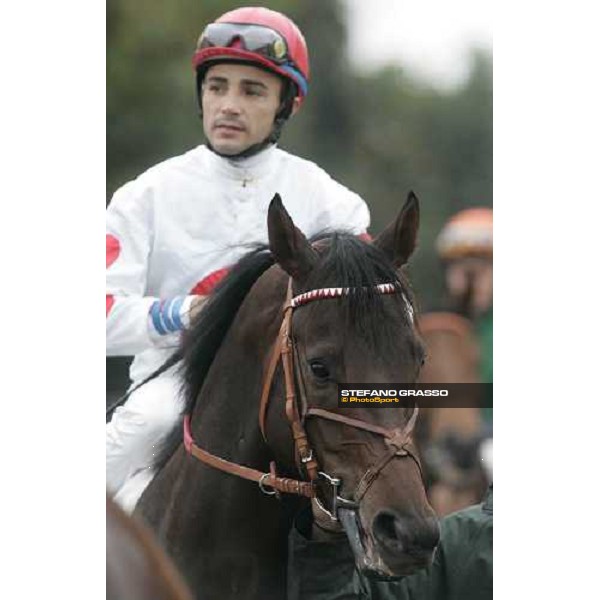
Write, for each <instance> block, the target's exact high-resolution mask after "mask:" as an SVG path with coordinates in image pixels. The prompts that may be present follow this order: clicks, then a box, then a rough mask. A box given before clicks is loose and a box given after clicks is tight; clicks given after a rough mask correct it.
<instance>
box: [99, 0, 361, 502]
mask: <svg viewBox="0 0 600 600" xmlns="http://www.w3.org/2000/svg"><path fill="white" fill-rule="evenodd" d="M193 66H194V69H195V73H196V85H197V92H198V103H199V108H200V114H201V117H202V124H203V128H204V133H205V136H206V138H207V142H206V144H204V145H200V146H198V147H196V148H193V149H192V150H190V151H188V152H186V153H185V154H183V155H181V156H178V157H175V158H171V159H170V160H166V161H165V162H162V163H160V164H158V165H156V166H154V167H152V168H151V169H149V170H148V171H146V172H145V173H143V174H142V175H140V176H139V177H138V178H137V179H135V180H134V181H131V182H129V183H127V184H125V185H124V186H123V187H122V188H120V189H119V190H118V191H117V192H116V193H115V194H114V196H113V198H112V200H111V203H110V205H109V207H108V210H107V236H106V250H107V255H106V261H107V292H106V293H107V296H106V349H107V354H108V355H110V356H118V355H132V354H134V355H135V358H134V360H133V363H132V365H131V368H130V378H131V380H132V387H133V386H135V385H136V384H138V383H140V382H141V381H143V380H144V379H145V378H146V377H148V375H150V374H152V373H153V372H154V371H155V370H156V369H157V368H158V367H159V366H161V365H162V364H163V362H164V361H165V360H166V359H167V358H168V357H169V356H170V355H171V354H172V353H173V352H174V350H175V348H176V346H177V344H178V340H179V336H180V333H181V331H182V330H184V329H185V328H186V327H187V326H188V324H189V321H190V312H195V311H197V310H199V309H200V308H201V306H202V302H203V300H204V299H205V298H206V296H207V295H208V294H210V292H211V290H212V288H213V287H214V285H215V284H216V282H217V281H218V280H219V279H220V278H221V277H222V276H223V275H224V274H225V273H226V271H227V269H228V268H229V267H230V266H231V265H232V264H234V263H235V262H237V261H238V260H239V258H240V257H241V256H242V255H244V254H245V253H246V252H247V251H248V250H249V248H250V246H251V245H253V244H256V243H267V242H268V236H267V224H266V221H267V209H268V206H269V202H270V201H271V199H272V198H273V196H274V195H275V193H279V194H280V195H281V197H282V199H283V202H284V204H285V206H286V209H287V210H288V212H289V213H290V215H291V217H292V218H293V220H294V222H295V223H296V224H297V225H298V226H299V227H300V229H301V230H302V231H303V232H304V233H305V234H306V235H307V236H312V235H314V234H316V233H318V232H320V231H323V230H325V229H330V230H334V229H343V230H345V231H349V232H351V233H355V234H357V235H361V234H365V235H366V230H367V227H368V225H369V211H368V208H367V206H366V204H365V202H364V201H363V200H362V199H361V198H360V197H359V196H358V195H356V194H355V193H353V192H351V191H349V190H348V189H347V188H345V187H344V186H342V185H341V184H339V183H337V182H336V181H334V180H333V179H332V178H331V177H330V176H329V175H328V174H327V173H326V172H325V171H323V170H322V169H321V168H319V167H318V166H317V165H316V164H314V163H312V162H309V161H307V160H303V159H301V158H298V157H296V156H294V155H291V154H288V153H287V152H284V151H283V150H281V149H279V148H278V147H277V141H278V139H279V136H280V134H281V131H282V129H283V127H284V125H285V123H286V122H287V120H288V119H289V118H290V117H291V116H292V115H293V114H295V113H296V112H297V111H298V109H299V108H300V106H301V104H302V102H303V100H304V99H305V97H306V94H307V92H308V81H309V61H308V49H307V46H306V42H305V40H304V37H303V36H302V33H301V32H300V30H299V29H298V27H297V26H296V25H295V24H294V23H293V22H292V21H291V20H290V19H289V18H287V17H286V16H284V15H282V14H280V13H278V12H274V11H272V10H268V9H265V8H252V7H247V8H239V9H236V10H233V11H231V12H228V13H226V14H224V15H223V16H221V17H220V18H218V19H217V20H216V21H215V22H214V23H211V24H209V25H208V26H207V27H206V28H205V29H204V31H203V32H202V34H201V35H200V38H199V40H198V45H197V48H196V51H195V53H194V56H193ZM179 388H180V381H179V379H178V378H177V376H176V373H175V370H174V368H172V369H170V370H168V371H166V372H165V373H163V374H162V375H160V376H159V377H157V378H156V379H153V380H151V381H150V382H148V383H147V384H145V385H143V386H141V387H140V388H139V389H137V390H135V391H134V392H133V393H132V394H131V395H130V396H129V398H128V399H127V402H126V403H125V404H124V405H123V406H121V407H119V408H117V410H116V411H115V412H114V414H113V417H112V420H111V421H110V422H109V423H108V424H107V435H106V452H107V487H108V489H109V491H110V492H112V493H113V494H114V495H115V498H116V500H117V501H118V502H120V504H121V505H122V506H124V507H125V508H127V509H132V508H133V506H134V505H135V502H136V501H137V499H138V498H139V496H140V494H141V492H142V491H143V489H144V488H145V486H146V485H147V484H148V483H149V481H150V480H151V478H152V476H153V472H152V469H151V465H152V460H153V455H154V454H155V452H156V450H157V448H158V447H159V445H160V443H161V442H162V441H163V440H164V438H165V437H166V435H167V434H168V433H169V431H170V430H171V429H172V428H173V427H174V426H175V424H176V423H177V420H178V418H179V416H180V413H181V410H182V400H181V397H180V392H179Z"/></svg>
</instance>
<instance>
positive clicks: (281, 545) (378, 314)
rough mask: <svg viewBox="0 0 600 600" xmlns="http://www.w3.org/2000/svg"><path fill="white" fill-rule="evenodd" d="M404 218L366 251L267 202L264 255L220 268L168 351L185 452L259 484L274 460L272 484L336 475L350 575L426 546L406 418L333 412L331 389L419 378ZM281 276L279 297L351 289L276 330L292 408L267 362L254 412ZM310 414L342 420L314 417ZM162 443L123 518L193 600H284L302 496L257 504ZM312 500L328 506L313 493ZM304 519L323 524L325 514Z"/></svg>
mask: <svg viewBox="0 0 600 600" xmlns="http://www.w3.org/2000/svg"><path fill="white" fill-rule="evenodd" d="M418 215H419V212H418V202H417V199H416V197H415V196H414V195H412V194H411V195H410V196H409V199H408V200H407V202H406V204H405V206H404V207H403V209H402V211H401V212H400V214H399V216H398V218H397V219H396V220H395V221H394V222H393V223H392V224H391V225H390V226H389V227H388V228H387V229H386V230H385V231H384V232H383V233H382V234H381V235H380V236H379V238H378V239H377V240H375V241H374V242H373V244H367V243H365V242H363V241H361V240H359V239H358V238H356V237H354V236H351V235H344V234H336V235H333V236H330V237H328V238H325V239H322V240H321V241H319V242H318V243H316V244H315V246H314V247H313V246H311V244H310V243H309V242H308V241H307V240H306V238H305V237H304V235H303V234H302V233H301V232H300V230H298V229H297V228H296V227H295V226H294V223H293V222H292V220H291V218H290V217H289V215H288V214H287V212H286V211H285V209H284V207H283V204H282V203H281V200H280V199H279V197H278V196H276V197H275V198H274V199H273V201H272V202H271V205H270V207H269V214H268V231H269V247H270V251H265V250H263V251H257V252H254V253H251V254H250V255H248V256H247V257H246V258H244V259H242V261H240V263H238V265H237V266H236V267H234V268H233V269H232V271H231V272H230V274H229V275H228V276H227V278H226V279H225V280H224V281H223V282H222V284H221V285H220V287H219V289H217V290H216V291H215V293H214V294H213V296H212V297H211V299H210V300H209V302H208V303H207V305H206V306H205V308H204V309H203V311H202V312H201V313H200V315H199V317H198V319H197V320H196V322H195V323H194V325H193V326H192V328H191V330H190V332H189V335H188V338H187V341H186V342H185V343H184V345H183V348H182V349H181V353H182V355H183V360H184V368H183V375H184V379H185V392H186V400H187V407H188V408H187V411H188V412H191V413H192V416H191V435H192V436H193V439H194V440H195V443H196V444H198V446H199V447H201V448H203V449H204V450H207V451H209V452H211V453H212V454H213V455H215V456H218V457H219V458H222V459H227V460H229V461H231V462H233V463H236V464H239V465H245V466H249V467H253V468H254V469H260V470H261V471H264V473H265V475H264V477H272V476H270V475H269V471H270V469H271V466H270V464H271V462H272V461H274V462H275V463H276V465H277V467H276V468H277V473H278V475H279V476H284V477H288V478H291V479H296V480H298V479H300V478H307V477H308V475H307V472H308V474H310V472H311V471H310V469H311V463H314V462H315V461H317V462H318V465H319V468H320V470H321V471H324V472H326V473H328V474H329V475H331V476H335V477H336V478H340V479H341V480H342V487H341V489H340V491H339V494H340V495H341V496H344V497H345V499H346V500H347V501H348V502H349V503H350V502H355V501H356V502H357V504H356V505H355V506H354V510H353V511H348V512H352V514H353V515H354V516H355V517H356V525H357V527H356V530H355V533H356V536H355V538H354V541H355V544H354V546H355V548H357V556H359V562H360V567H361V568H362V569H363V570H364V571H366V572H369V573H372V574H378V575H385V576H398V575H404V574H408V573H411V572H413V571H414V570H416V569H417V568H421V567H423V566H425V565H427V564H428V563H429V562H430V560H431V556H432V553H433V549H434V548H435V546H436V544H437V541H438V538H439V529H438V525H437V520H436V519H435V516H434V513H433V511H432V509H431V507H430V506H429V504H428V502H427V498H426V495H425V490H424V487H423V482H422V476H421V472H420V465H419V463H418V459H417V458H416V456H415V454H414V452H415V449H414V446H413V445H412V442H411V439H410V434H409V430H410V428H411V427H412V423H413V420H414V419H413V415H414V409H412V408H397V409H388V408H386V409H377V410H372V409H369V408H364V407H361V408H338V389H337V384H338V382H379V383H386V382H405V383H408V382H414V381H415V380H416V378H417V376H418V372H419V368H420V366H421V364H422V358H423V354H422V353H423V350H422V347H421V344H420V341H419V338H418V336H417V334H416V331H415V328H414V323H413V320H412V300H411V295H410V291H409V289H408V286H407V283H406V281H405V279H404V277H403V276H402V275H400V274H399V271H398V269H399V268H400V267H401V266H402V265H403V264H404V263H406V261H407V259H408V257H409V256H410V254H411V253H412V251H413V249H414V245H415V239H416V233H417V227H418ZM274 263H277V264H274ZM290 282H291V288H292V289H291V292H292V294H293V295H298V294H301V293H303V292H307V291H310V290H316V289H323V288H332V287H335V288H348V289H350V290H351V291H350V292H349V293H345V294H343V293H342V292H341V291H340V295H339V297H335V298H333V297H330V298H328V299H322V300H318V301H314V302H311V303H310V304H308V305H306V306H302V307H300V308H298V309H296V310H294V312H293V316H292V317H291V320H290V322H289V325H290V327H292V331H293V333H292V334H291V340H290V343H292V342H293V352H292V354H293V357H294V362H295V368H296V372H295V373H292V374H291V375H290V374H289V373H288V371H286V372H285V373H286V374H287V375H286V378H287V377H288V375H289V376H290V377H291V380H292V385H293V388H294V390H296V392H297V394H298V398H299V400H298V405H297V406H296V408H294V407H293V406H292V405H291V404H290V403H289V402H286V401H285V398H286V396H287V397H288V398H289V396H290V390H289V388H288V389H286V391H285V393H284V381H283V379H284V377H283V374H282V369H281V367H280V366H278V367H277V368H276V369H275V370H274V374H273V384H272V386H271V388H270V392H267V396H268V397H267V400H268V403H267V404H262V403H261V406H263V409H260V407H259V402H258V399H259V398H260V397H261V389H262V384H263V381H264V376H265V373H266V372H267V371H268V370H269V363H271V364H275V363H273V361H272V360H270V359H271V357H272V355H273V346H274V343H275V340H276V339H277V335H278V330H279V329H280V325H281V323H282V321H283V320H284V312H285V314H288V313H287V309H284V300H285V299H286V291H287V290H288V285H289V284H290ZM379 284H391V286H392V290H393V291H394V292H395V293H391V294H387V295H382V294H380V293H378V292H377V289H376V287H375V286H377V285H379ZM342 291H343V290H342ZM314 295H315V294H313V296H314ZM332 295H333V294H332ZM309 296H310V294H309ZM278 343H279V342H278ZM295 410H297V411H298V413H299V414H300V416H301V424H300V423H299V422H298V421H295V422H294V423H293V430H294V434H293V435H292V432H291V431H290V423H289V419H288V417H289V416H290V412H292V413H293V412H294V411H295ZM313 411H314V412H313ZM319 411H320V412H321V413H323V414H325V413H327V414H329V415H331V413H336V418H337V417H338V416H341V417H342V418H347V417H349V418H350V419H354V424H352V423H353V422H351V421H350V420H348V419H347V421H346V422H338V421H335V420H332V419H331V418H319V416H318V415H316V414H315V413H317V412H319ZM327 411H329V412H327ZM259 413H260V417H259ZM259 419H260V421H261V423H262V424H263V425H264V434H265V435H264V437H263V434H262V433H261V428H260V427H259V426H258V422H259ZM359 422H360V423H362V425H360V426H357V425H356V423H359ZM300 425H302V426H303V427H305V428H306V434H307V436H308V441H309V443H310V446H311V448H312V452H310V453H309V455H307V456H303V457H302V461H300V460H299V455H301V452H300V451H299V450H298V448H297V447H295V443H294V437H296V438H297V437H301V436H300V434H299V433H298V432H299V429H301V426H300ZM365 427H366V428H370V429H371V430H366V429H365ZM382 431H385V432H388V433H387V434H382ZM389 432H394V433H393V435H389ZM174 439H176V441H177V443H178V449H177V450H176V452H175V453H174V454H173V455H172V456H171V458H170V459H168V461H167V463H166V465H165V466H164V467H163V468H162V469H161V470H160V471H159V472H158V474H157V476H156V478H155V479H154V480H153V481H152V482H151V483H150V485H149V486H148V488H147V489H146V491H145V492H144V494H143V496H142V497H141V499H140V502H139V503H138V507H137V508H136V511H137V512H138V513H139V514H141V515H143V517H144V518H145V519H146V520H147V521H148V522H149V523H150V524H151V525H152V527H153V528H155V529H156V531H158V532H159V535H160V537H161V539H162V541H163V543H164V544H165V546H166V548H167V549H168V551H169V553H170V554H171V555H172V556H173V557H174V559H175V561H176V562H177V564H178V565H179V567H180V569H181V570H182V572H183V573H184V574H185V576H186V577H187V579H188V581H189V583H190V585H191V587H192V589H193V590H194V591H195V592H196V594H197V596H198V598H211V599H218V600H226V599H227V598H236V599H242V598H260V599H261V600H264V599H266V598H277V599H281V598H284V597H285V596H286V568H287V538H288V533H289V530H290V528H291V527H292V523H293V518H294V515H295V514H296V513H297V512H298V511H299V510H300V509H301V508H308V506H309V502H308V499H307V498H302V497H300V496H294V495H291V494H290V495H288V494H282V495H281V498H280V499H279V498H277V497H276V496H267V495H265V494H264V493H262V492H261V489H259V486H257V485H255V484H253V483H251V482H249V481H247V480H245V479H242V478H239V477H235V476H232V475H230V474H227V473H223V472H222V471H220V470H218V469H215V468H212V467H211V466H209V465H207V464H204V463H203V462H201V461H199V460H196V459H195V458H193V457H191V456H190V455H189V454H187V453H186V451H185V449H184V448H183V447H182V446H181V443H180V442H181V433H180V432H179V431H178V432H176V434H175V438H174ZM313 452H314V455H313ZM305 467H306V468H305ZM320 477H321V476H320ZM263 481H265V480H263ZM267 481H270V479H269V480H267ZM318 481H319V480H318ZM313 483H314V482H313ZM290 485H291V484H290ZM303 485H307V484H306V483H304V484H303ZM262 487H263V488H264V486H262ZM291 487H293V486H291ZM311 489H312V488H311ZM332 489H333V492H334V493H333V494H332V497H335V496H337V493H336V490H335V489H334V488H333V486H331V487H330V488H329V491H330V492H331V491H332ZM358 489H360V493H357V491H358ZM263 491H267V492H268V491H270V489H269V488H266V489H264V490H263ZM359 500H360V501H359ZM329 501H331V498H330V499H329ZM358 501H359V502H358ZM321 503H322V504H324V505H325V508H328V509H329V510H330V511H332V510H333V507H332V505H331V503H328V499H325V498H322V499H321ZM313 505H314V503H313ZM313 510H314V511H316V512H315V516H316V517H317V518H319V519H323V517H324V511H322V510H320V509H317V508H316V507H315V508H314V509H313ZM333 512H335V511H334V510H333ZM344 512H346V511H344ZM332 523H333V522H332Z"/></svg>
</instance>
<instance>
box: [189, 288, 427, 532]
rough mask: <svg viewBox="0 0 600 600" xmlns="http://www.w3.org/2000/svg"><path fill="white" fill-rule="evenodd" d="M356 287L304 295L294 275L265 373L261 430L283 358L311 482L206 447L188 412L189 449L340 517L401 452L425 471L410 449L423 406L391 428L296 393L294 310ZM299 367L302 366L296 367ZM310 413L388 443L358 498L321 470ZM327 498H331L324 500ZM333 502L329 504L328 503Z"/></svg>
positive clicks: (300, 456) (289, 406) (297, 439)
mask: <svg viewBox="0 0 600 600" xmlns="http://www.w3.org/2000/svg"><path fill="white" fill-rule="evenodd" d="M374 290H375V292H376V293H379V294H394V293H396V292H398V289H397V287H396V286H395V285H394V284H392V283H383V284H379V285H377V286H375V288H374ZM352 292H353V289H352V288H322V289H316V290H311V291H309V292H305V293H303V294H300V295H298V296H295V297H292V280H291V278H290V280H289V284H288V289H287V294H286V299H285V302H284V304H283V321H282V323H281V327H280V329H279V333H278V335H277V338H276V340H275V345H274V348H273V352H272V354H271V359H270V361H269V363H268V367H267V370H266V373H265V378H264V383H263V389H262V393H261V399H260V408H259V416H258V422H259V427H260V430H261V433H262V435H263V438H264V440H265V442H266V441H267V436H266V427H265V421H266V415H267V409H268V407H269V398H270V393H271V387H272V384H273V378H274V375H275V371H276V369H277V365H278V364H279V361H281V363H282V366H283V374H284V382H285V414H286V416H287V419H288V421H289V423H290V427H291V430H292V436H293V439H294V446H295V456H296V464H297V466H298V469H299V470H300V472H301V473H302V472H305V473H306V476H307V478H308V481H303V480H298V479H289V478H286V477H279V476H278V475H277V473H276V469H275V463H274V462H271V465H270V469H271V470H270V472H268V473H265V472H263V471H258V470H256V469H252V468H250V467H246V466H243V465H239V464H237V463H233V462H231V461H228V460H225V459H223V458H220V457H218V456H215V455H214V454H211V453H210V452H207V451H206V450H203V449H202V448H200V447H199V446H198V445H197V444H196V443H195V442H194V439H193V437H192V433H191V426H190V419H191V415H190V414H187V415H185V417H184V421H183V441H184V446H185V449H186V451H187V452H188V453H189V454H191V455H192V456H194V457H196V458H197V459H199V460H201V461H202V462H204V463H205V464H207V465H209V466H211V467H213V468H216V469H219V470H221V471H224V472H226V473H229V474H231V475H236V476H237V477H241V478H243V479H248V480H250V481H254V482H256V483H258V486H259V488H260V490H261V491H262V492H263V493H265V494H267V495H279V494H280V493H285V494H296V495H299V496H304V497H306V498H311V499H315V501H316V503H317V505H318V506H319V508H320V509H322V510H323V511H324V512H325V513H326V514H327V515H328V516H329V517H330V518H331V519H332V520H334V521H337V510H338V509H339V508H346V509H349V510H357V509H358V506H359V503H360V501H361V499H362V498H363V496H364V495H365V494H366V493H367V491H368V489H369V488H370V486H371V485H372V483H373V482H374V481H375V480H376V479H377V476H378V475H379V473H381V471H382V470H383V469H384V468H385V466H386V465H387V464H388V463H389V462H390V461H391V460H392V459H394V458H395V457H404V456H410V457H411V458H412V459H413V460H414V461H415V463H416V464H417V466H418V468H419V471H420V472H421V465H420V462H419V459H418V458H417V456H416V455H415V454H414V452H413V451H412V450H411V449H410V448H409V446H410V445H411V442H412V432H413V429H414V427H415V423H416V420H417V416H418V414H419V409H418V407H417V406H415V407H414V410H413V412H412V414H411V417H410V419H409V421H408V423H407V424H406V426H405V427H404V428H395V429H386V428H384V427H380V426H378V425H374V424H372V423H368V422H366V421H362V420H359V419H353V418H351V417H346V416H344V415H341V414H339V413H335V412H331V411H329V410H325V409H321V408H311V407H309V406H308V402H307V398H306V394H305V393H302V394H300V401H299V400H298V396H297V394H296V385H295V381H294V375H296V379H298V381H299V382H300V383H301V387H302V390H303V382H302V377H301V373H300V367H299V364H298V362H299V361H298V360H296V363H294V355H296V354H297V351H296V346H295V343H294V339H293V336H292V314H293V311H294V309H296V308H298V307H300V306H304V305H305V304H308V303H310V302H313V301H316V300H324V299H329V298H340V297H342V296H346V295H348V294H350V293H352ZM405 304H406V307H407V311H408V312H409V317H410V319H411V321H412V319H413V315H412V307H410V304H409V303H408V301H407V300H406V299H405ZM295 367H296V370H295ZM307 417H318V418H321V419H326V420H329V421H334V422H337V423H342V424H344V425H348V426H349V427H353V428H355V429H361V430H364V431H369V432H371V433H375V434H377V435H380V436H382V437H383V438H384V440H385V443H386V445H387V452H385V453H384V455H383V456H381V457H380V458H379V460H377V461H376V462H375V463H374V464H373V465H371V466H370V467H369V468H368V469H367V471H366V472H365V473H364V475H363V476H362V477H361V479H360V481H359V483H358V485H357V487H356V490H355V492H354V500H348V499H346V498H343V497H341V496H340V495H339V494H338V491H339V488H340V486H341V483H342V482H341V480H340V479H339V478H336V477H332V476H330V475H328V474H327V473H325V472H323V471H320V470H319V464H318V462H317V459H316V457H315V453H314V452H313V449H312V447H311V445H310V442H309V440H308V436H307V433H306V429H305V427H304V423H305V421H306V418H307ZM324 498H327V500H326V501H324ZM326 504H329V506H326Z"/></svg>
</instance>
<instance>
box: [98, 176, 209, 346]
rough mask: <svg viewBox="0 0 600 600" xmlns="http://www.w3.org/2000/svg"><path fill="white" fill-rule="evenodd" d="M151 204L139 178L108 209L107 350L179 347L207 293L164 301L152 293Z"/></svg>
mask: <svg viewBox="0 0 600 600" xmlns="http://www.w3.org/2000/svg"><path fill="white" fill-rule="evenodd" d="M152 217H153V215H152V206H151V202H150V201H149V199H148V197H147V194H145V193H144V191H143V190H142V191H140V190H139V189H138V188H137V186H136V182H132V183H129V184H126V185H125V186H123V187H122V188H121V189H120V190H118V191H117V192H116V193H115V195H114V197H113V199H112V201H111V204H110V205H109V207H108V209H107V235H106V353H107V355H108V356H126V355H133V354H137V353H138V352H142V351H144V350H147V349H150V348H154V347H174V346H175V345H177V342H178V338H179V332H180V331H181V330H182V329H184V328H185V327H187V325H188V324H189V319H190V311H191V309H192V305H193V306H194V307H195V308H194V310H195V311H197V309H198V308H199V306H200V301H201V300H202V299H203V297H200V296H177V297H173V298H168V299H161V298H158V297H156V296H153V295H148V294H147V291H146V290H147V278H148V262H149V257H150V252H151V244H152V238H153V233H154V232H153V226H152Z"/></svg>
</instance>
